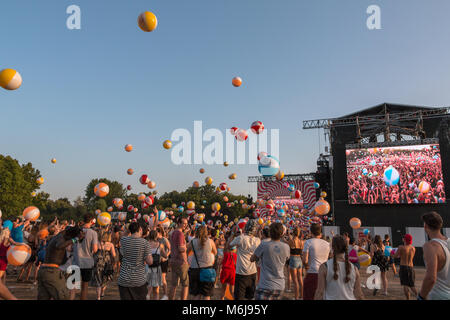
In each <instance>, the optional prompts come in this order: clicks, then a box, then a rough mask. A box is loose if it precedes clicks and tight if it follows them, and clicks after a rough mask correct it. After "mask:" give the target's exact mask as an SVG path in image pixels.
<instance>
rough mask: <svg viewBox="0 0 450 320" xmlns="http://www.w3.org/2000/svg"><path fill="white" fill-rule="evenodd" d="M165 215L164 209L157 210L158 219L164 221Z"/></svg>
mask: <svg viewBox="0 0 450 320" xmlns="http://www.w3.org/2000/svg"><path fill="white" fill-rule="evenodd" d="M166 217H167V214H166V212H165V211H162V210H159V211H158V221H160V222H161V221H164V220H165V219H166Z"/></svg>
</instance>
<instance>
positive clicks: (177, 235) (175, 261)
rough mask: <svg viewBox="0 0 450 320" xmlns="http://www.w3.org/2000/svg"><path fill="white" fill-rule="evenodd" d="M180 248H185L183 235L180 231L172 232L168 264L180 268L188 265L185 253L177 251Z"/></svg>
mask: <svg viewBox="0 0 450 320" xmlns="http://www.w3.org/2000/svg"><path fill="white" fill-rule="evenodd" d="M182 246H186V240H185V239H184V234H183V232H181V231H180V230H174V231H173V232H172V234H171V235H170V260H169V263H170V264H172V265H179V266H181V265H183V264H187V263H188V262H187V256H186V251H185V252H183V253H180V251H179V248H180V247H182Z"/></svg>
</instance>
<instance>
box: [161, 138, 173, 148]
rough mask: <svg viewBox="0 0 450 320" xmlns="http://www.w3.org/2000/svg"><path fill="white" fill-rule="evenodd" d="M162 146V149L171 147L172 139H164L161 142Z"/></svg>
mask: <svg viewBox="0 0 450 320" xmlns="http://www.w3.org/2000/svg"><path fill="white" fill-rule="evenodd" d="M163 147H164V149H170V148H172V141H170V140H165V141H164V142H163Z"/></svg>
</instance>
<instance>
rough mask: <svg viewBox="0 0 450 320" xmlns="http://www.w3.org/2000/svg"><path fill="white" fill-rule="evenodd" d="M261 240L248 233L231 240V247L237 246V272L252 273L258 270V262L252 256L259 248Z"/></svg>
mask: <svg viewBox="0 0 450 320" xmlns="http://www.w3.org/2000/svg"><path fill="white" fill-rule="evenodd" d="M260 243H261V240H260V239H259V238H257V237H253V236H249V235H246V234H243V235H240V236H239V237H236V238H234V239H233V241H231V243H230V247H234V246H236V247H237V262H236V274H240V275H244V276H245V275H251V274H255V273H256V272H257V270H256V264H255V263H254V262H250V258H251V257H252V255H253V253H254V252H255V250H256V248H258V246H259V244H260Z"/></svg>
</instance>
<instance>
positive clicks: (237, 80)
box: [231, 77, 242, 87]
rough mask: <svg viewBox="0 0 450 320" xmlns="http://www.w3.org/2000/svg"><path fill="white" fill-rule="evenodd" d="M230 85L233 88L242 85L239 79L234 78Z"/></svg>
mask: <svg viewBox="0 0 450 320" xmlns="http://www.w3.org/2000/svg"><path fill="white" fill-rule="evenodd" d="M231 83H232V84H233V86H235V87H240V86H241V85H242V79H241V78H239V77H234V78H233V80H231Z"/></svg>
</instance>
